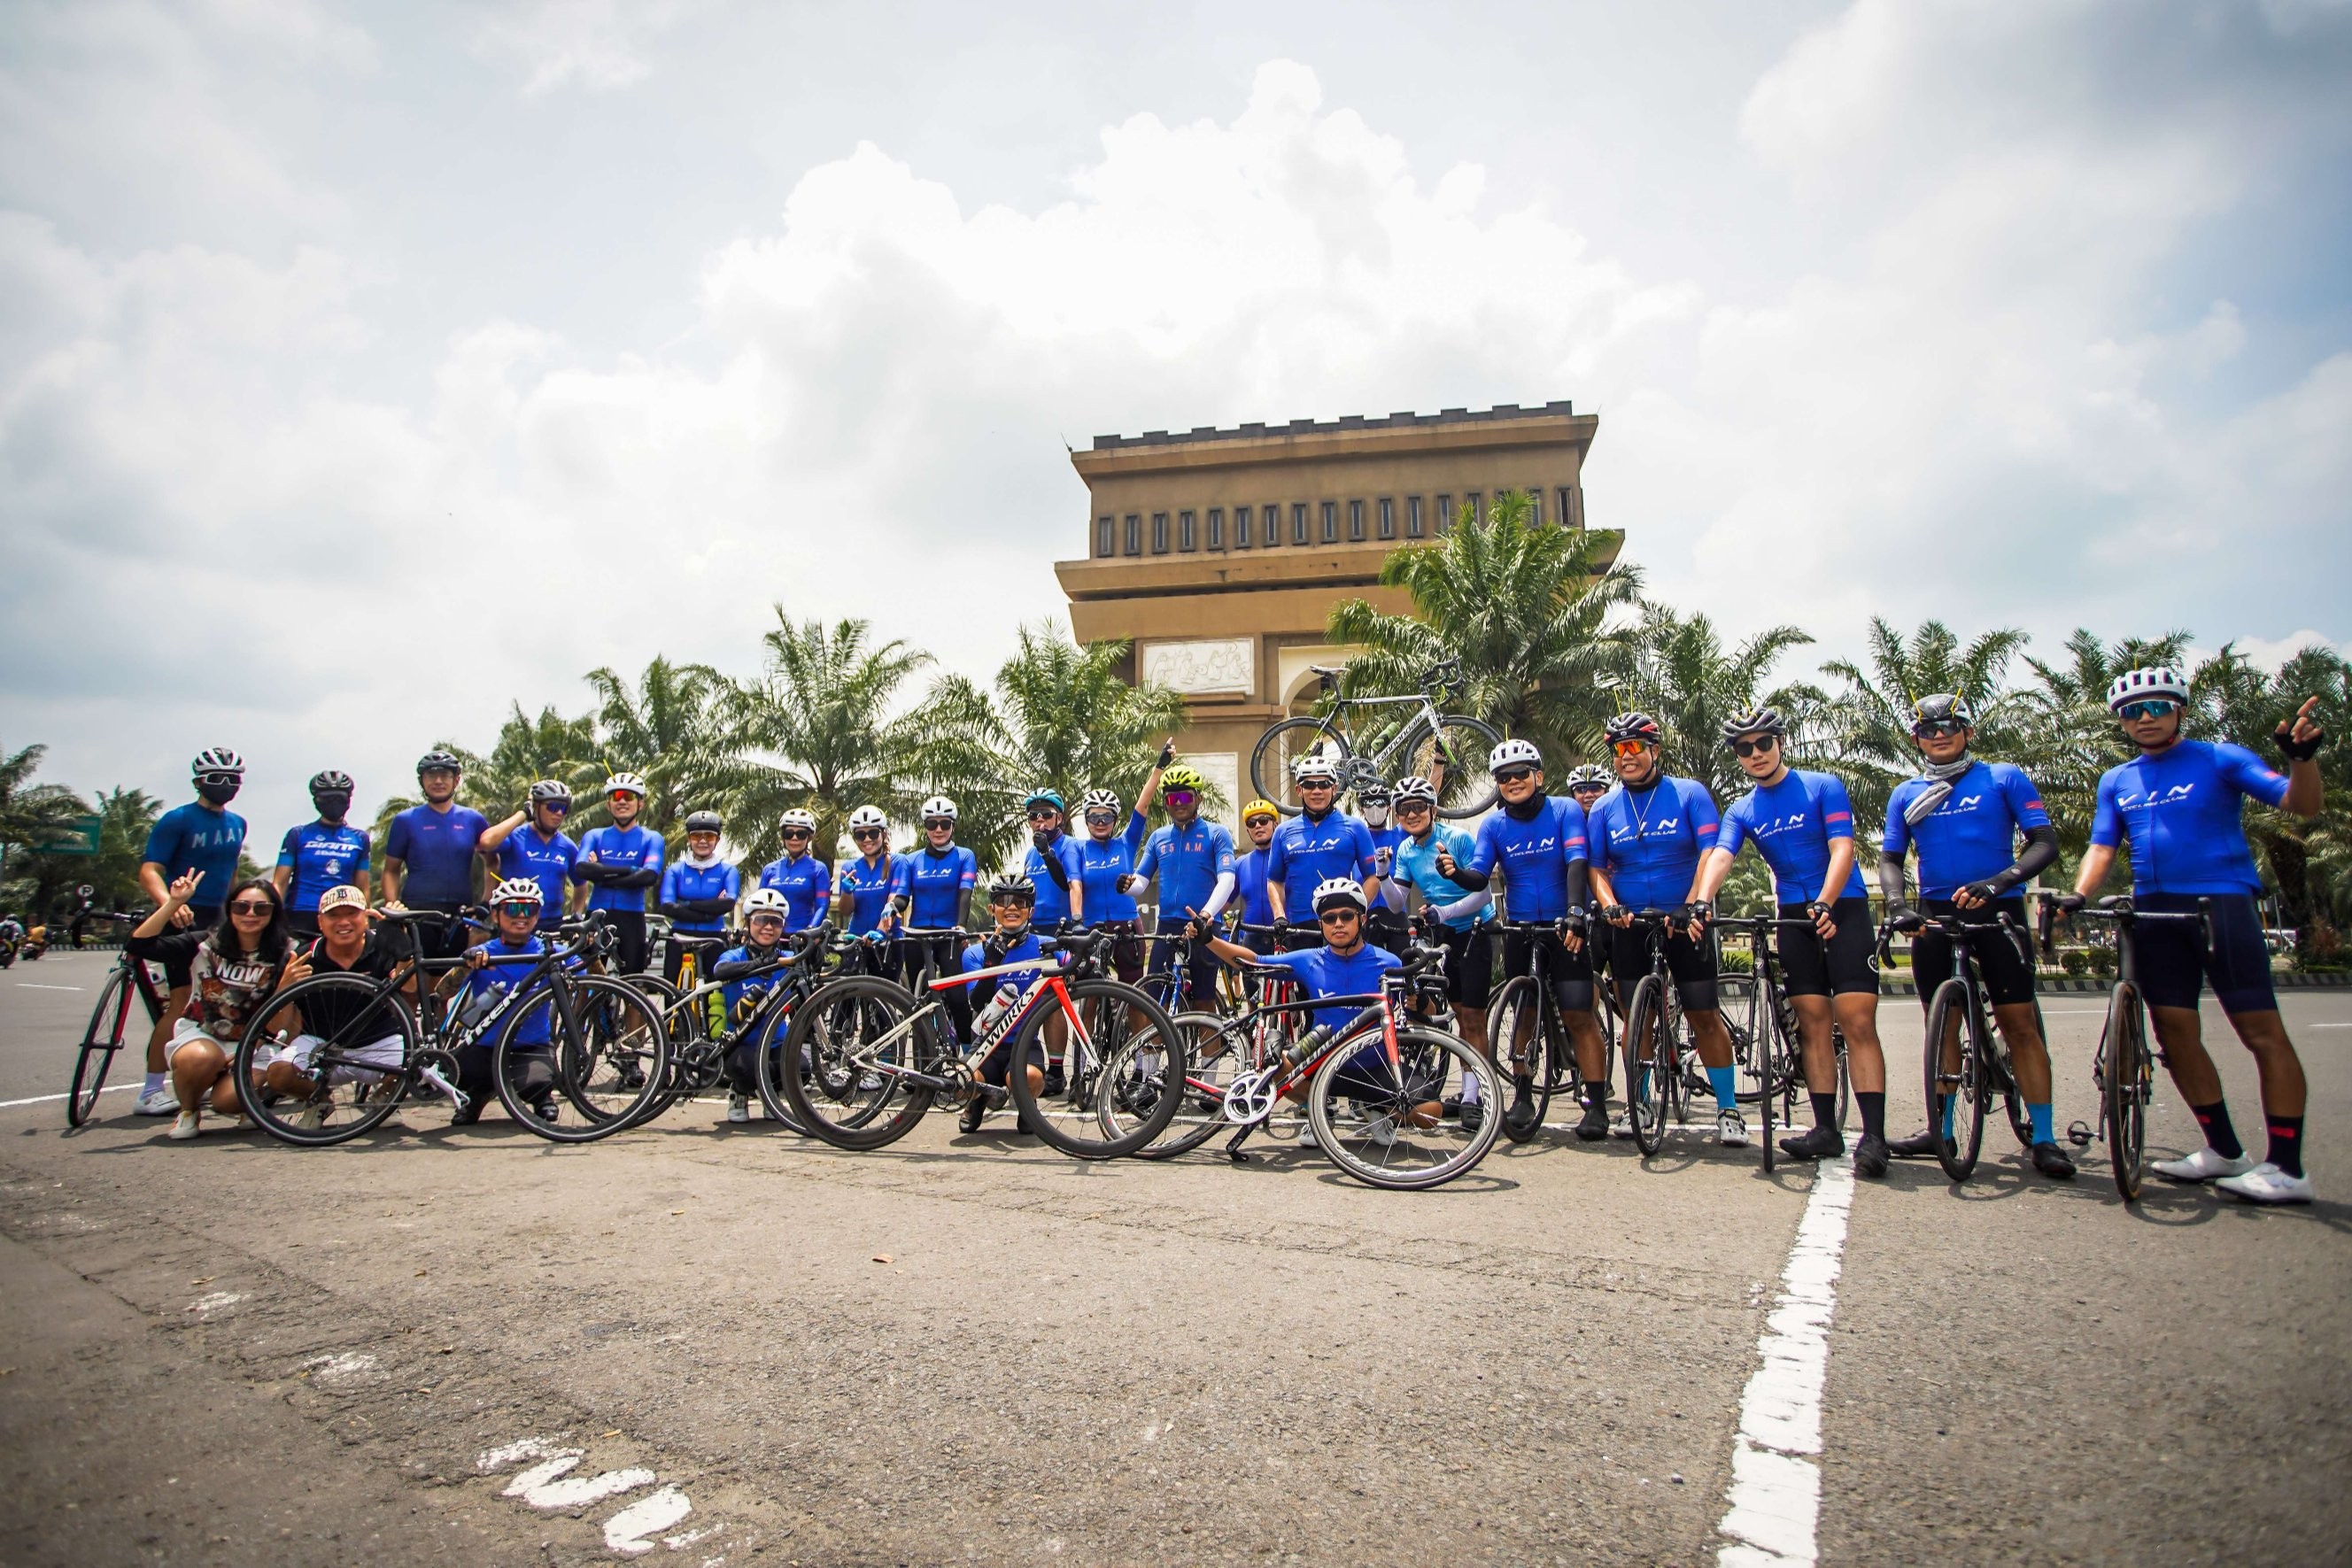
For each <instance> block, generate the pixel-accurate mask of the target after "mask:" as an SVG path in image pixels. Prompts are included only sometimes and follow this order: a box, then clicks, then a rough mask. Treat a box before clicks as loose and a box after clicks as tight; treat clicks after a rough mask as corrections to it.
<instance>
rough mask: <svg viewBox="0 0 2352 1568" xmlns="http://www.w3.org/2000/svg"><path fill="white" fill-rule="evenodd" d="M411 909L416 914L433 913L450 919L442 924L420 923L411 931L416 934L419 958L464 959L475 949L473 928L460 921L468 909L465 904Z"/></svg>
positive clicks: (436, 904)
mask: <svg viewBox="0 0 2352 1568" xmlns="http://www.w3.org/2000/svg"><path fill="white" fill-rule="evenodd" d="M408 907H409V908H411V909H416V910H430V911H431V912H433V913H434V914H436V915H447V916H448V917H449V918H448V919H446V920H444V921H439V922H437V923H436V922H433V921H423V920H420V921H418V922H417V923H416V924H415V925H413V926H411V927H409V929H410V930H412V931H414V932H415V933H416V954H417V956H418V957H420V958H462V957H464V956H466V949H467V948H468V947H470V946H473V938H474V933H473V930H472V928H471V927H469V926H467V924H466V923H465V922H464V921H463V920H461V919H459V918H458V916H459V915H460V914H461V913H462V912H463V911H464V909H465V907H466V906H465V905H464V904H459V903H446V904H441V903H435V904H409V905H408Z"/></svg>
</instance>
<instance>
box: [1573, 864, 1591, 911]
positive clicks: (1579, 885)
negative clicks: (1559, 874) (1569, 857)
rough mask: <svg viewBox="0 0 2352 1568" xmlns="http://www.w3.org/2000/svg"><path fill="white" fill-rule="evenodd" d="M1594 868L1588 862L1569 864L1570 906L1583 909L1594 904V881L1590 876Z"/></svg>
mask: <svg viewBox="0 0 2352 1568" xmlns="http://www.w3.org/2000/svg"><path fill="white" fill-rule="evenodd" d="M1591 869H1592V867H1591V862H1586V861H1570V862H1568V906H1569V907H1570V909H1581V908H1583V907H1584V906H1585V905H1586V904H1591V902H1592V879H1591V876H1590V874H1588V873H1590V872H1591Z"/></svg>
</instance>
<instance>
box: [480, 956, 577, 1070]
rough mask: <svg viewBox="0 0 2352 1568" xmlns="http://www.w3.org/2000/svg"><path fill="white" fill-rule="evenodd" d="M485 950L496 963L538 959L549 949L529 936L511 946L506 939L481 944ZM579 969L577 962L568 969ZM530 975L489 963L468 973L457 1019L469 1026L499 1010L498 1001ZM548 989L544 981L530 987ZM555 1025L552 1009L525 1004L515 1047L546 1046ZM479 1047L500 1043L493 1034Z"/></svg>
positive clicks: (520, 967)
mask: <svg viewBox="0 0 2352 1568" xmlns="http://www.w3.org/2000/svg"><path fill="white" fill-rule="evenodd" d="M482 948H483V950H484V951H485V952H487V953H488V955H489V956H490V957H492V958H494V959H496V958H506V957H533V958H535V957H538V956H540V955H541V954H542V953H544V952H546V951H547V947H546V945H545V944H543V943H541V941H540V939H539V938H538V937H536V936H526V937H524V938H523V939H522V940H521V941H520V942H509V941H508V940H507V939H506V938H505V937H504V936H492V937H491V938H490V939H489V940H488V942H485V943H483V944H482ZM567 967H569V968H573V969H576V968H578V967H580V965H579V962H578V960H576V959H575V960H573V961H572V962H571V963H570V964H569V965H568V966H567ZM530 971H531V966H530V965H529V964H519V963H518V964H499V963H488V964H485V965H483V966H482V967H480V968H478V969H475V970H472V971H469V972H468V973H467V976H466V994H465V998H464V1000H462V1001H460V1002H459V1004H458V1008H459V1014H458V1016H459V1017H461V1018H463V1019H466V1020H467V1021H468V1022H471V1021H473V1020H474V1019H478V1018H479V1017H480V1016H482V1014H483V1013H485V1012H487V1011H488V1009H491V1008H493V1007H496V1006H497V1005H498V1002H499V998H501V997H503V996H504V995H506V993H507V992H509V991H510V990H512V989H513V988H515V987H517V986H520V985H521V984H522V983H523V980H524V977H526V976H528V975H529V974H530ZM546 988H547V982H546V981H544V980H540V981H537V982H534V983H533V984H532V986H531V989H532V990H533V991H543V990H545V989H546ZM527 995H528V993H526V996H527ZM553 1024H554V1019H553V1016H552V1009H550V1008H549V1007H548V1005H547V1004H546V1003H545V1002H541V1003H538V1004H537V1005H536V1006H533V1005H530V1004H529V1003H528V1002H526V1004H525V1006H524V1008H523V1009H522V1017H521V1019H520V1020H519V1021H518V1022H517V1023H516V1024H515V1025H514V1043H515V1044H517V1045H519V1046H531V1045H545V1044H546V1043H547V1042H548V1040H550V1039H551V1036H552V1033H553ZM478 1043H480V1044H482V1045H495V1044H497V1043H498V1039H497V1036H496V1035H495V1034H493V1035H490V1036H488V1037H485V1038H484V1039H483V1040H480V1041H479V1042H478Z"/></svg>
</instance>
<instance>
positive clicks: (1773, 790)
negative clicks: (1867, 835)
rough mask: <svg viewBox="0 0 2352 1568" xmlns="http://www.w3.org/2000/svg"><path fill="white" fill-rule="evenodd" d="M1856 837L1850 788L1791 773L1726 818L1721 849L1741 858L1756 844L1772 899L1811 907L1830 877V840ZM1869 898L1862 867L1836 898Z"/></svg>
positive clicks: (1823, 776) (1733, 807) (1823, 777)
mask: <svg viewBox="0 0 2352 1568" xmlns="http://www.w3.org/2000/svg"><path fill="white" fill-rule="evenodd" d="M1749 839H1754V840H1755V841H1756V852H1757V853H1758V854H1760V855H1762V856H1763V857H1764V863H1765V864H1766V865H1769V866H1770V867H1771V868H1772V896H1773V898H1774V899H1775V900H1776V901H1777V902H1779V903H1781V904H1811V903H1812V902H1813V900H1815V899H1817V898H1819V897H1821V895H1822V879H1823V878H1824V877H1826V876H1828V875H1829V870H1830V841H1831V840H1832V839H1846V840H1852V839H1853V801H1851V800H1847V799H1846V793H1845V786H1844V785H1843V783H1841V782H1839V781H1838V780H1837V779H1835V778H1832V776H1831V775H1829V774H1827V773H1806V772H1801V771H1800V770H1799V769H1797V768H1790V769H1788V770H1787V771H1786V772H1784V773H1782V774H1781V775H1780V782H1779V783H1777V784H1759V785H1758V786H1757V787H1756V788H1755V789H1750V790H1749V791H1748V793H1747V794H1745V795H1742V796H1741V797H1740V798H1739V799H1738V800H1734V801H1733V802H1732V803H1731V804H1730V805H1729V806H1728V807H1727V808H1726V809H1725V810H1724V813H1723V834H1722V837H1721V838H1719V839H1718V840H1717V841H1716V846H1715V847H1716V848H1717V849H1719V850H1722V851H1723V852H1726V853H1727V854H1734V855H1736V854H1738V852H1739V846H1740V845H1741V844H1743V843H1745V842H1746V841H1748V840H1749ZM1864 896H1865V894H1864V892H1863V886H1862V867H1861V866H1859V865H1856V866H1854V867H1853V868H1852V869H1851V870H1849V871H1848V872H1847V873H1846V879H1845V884H1844V885H1843V887H1841V888H1839V889H1838V891H1837V892H1836V893H1834V894H1832V895H1831V899H1830V902H1832V903H1835V902H1836V901H1837V900H1838V899H1841V898H1861V897H1864Z"/></svg>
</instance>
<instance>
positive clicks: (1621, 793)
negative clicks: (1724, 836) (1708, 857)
mask: <svg viewBox="0 0 2352 1568" xmlns="http://www.w3.org/2000/svg"><path fill="white" fill-rule="evenodd" d="M1573 803H1574V802H1570V804H1573ZM1721 826H1722V822H1721V820H1720V819H1719V818H1718V817H1717V815H1716V810H1715V797H1714V796H1712V795H1710V794H1708V793H1707V792H1706V785H1704V784H1702V783H1700V782H1699V781H1698V780H1697V779H1659V780H1658V781H1657V782H1656V783H1655V784H1653V785H1652V786H1650V788H1648V789H1627V788H1626V787H1625V786H1624V785H1622V784H1620V785H1618V786H1617V787H1616V788H1615V789H1612V790H1610V791H1609V793H1607V794H1606V795H1603V796H1602V797H1601V799H1600V800H1599V801H1598V802H1597V803H1596V804H1595V805H1594V806H1593V808H1592V810H1591V813H1590V815H1589V816H1588V817H1587V819H1586V832H1585V836H1586V837H1587V838H1588V839H1589V840H1590V841H1591V854H1592V863H1593V864H1594V865H1595V866H1596V867H1598V868H1599V869H1601V870H1602V871H1605V872H1607V873H1609V882H1610V885H1611V886H1612V887H1614V888H1615V889H1616V890H1617V902H1618V903H1619V904H1622V905H1623V906H1624V907H1626V908H1627V909H1672V908H1674V907H1675V905H1676V904H1681V903H1683V902H1684V901H1685V900H1686V899H1688V898H1689V897H1690V890H1691V883H1693V882H1694V881H1696V878H1697V875H1698V861H1699V856H1701V855H1703V854H1705V853H1706V852H1707V851H1709V850H1711V849H1713V848H1714V847H1715V835H1716V831H1717V829H1718V828H1720V827H1721Z"/></svg>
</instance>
